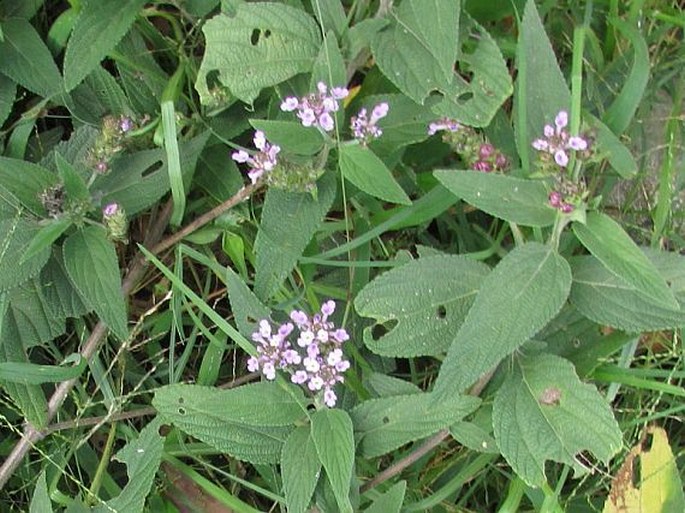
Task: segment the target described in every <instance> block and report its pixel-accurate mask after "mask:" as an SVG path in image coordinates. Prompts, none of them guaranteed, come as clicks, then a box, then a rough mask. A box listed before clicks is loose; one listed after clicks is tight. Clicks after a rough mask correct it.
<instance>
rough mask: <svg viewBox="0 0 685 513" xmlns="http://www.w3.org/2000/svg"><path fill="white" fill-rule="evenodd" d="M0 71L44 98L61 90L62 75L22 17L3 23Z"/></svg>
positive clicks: (0, 43) (48, 51) (47, 51)
mask: <svg viewBox="0 0 685 513" xmlns="http://www.w3.org/2000/svg"><path fill="white" fill-rule="evenodd" d="M2 33H3V36H4V41H0V55H2V59H0V73H2V74H4V75H7V76H8V77H9V78H11V79H12V80H14V81H15V82H16V83H18V84H19V85H21V86H23V87H25V88H26V89H28V90H29V91H31V92H33V93H36V94H38V95H39V96H42V97H44V98H51V97H53V96H56V95H58V94H60V93H61V92H62V76H61V75H60V73H59V70H58V69H57V65H56V64H55V61H54V60H52V55H51V54H50V50H48V47H47V46H45V43H43V40H42V39H41V38H40V36H39V35H38V33H37V32H36V29H34V28H33V26H32V25H31V24H30V23H29V22H28V20H26V19H23V18H9V19H6V20H4V21H3V22H2Z"/></svg>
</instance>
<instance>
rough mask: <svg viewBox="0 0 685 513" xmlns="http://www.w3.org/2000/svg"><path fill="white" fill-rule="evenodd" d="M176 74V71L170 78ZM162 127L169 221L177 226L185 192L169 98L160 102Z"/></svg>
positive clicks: (180, 216)
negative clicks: (169, 191) (168, 199)
mask: <svg viewBox="0 0 685 513" xmlns="http://www.w3.org/2000/svg"><path fill="white" fill-rule="evenodd" d="M178 76H179V75H178V71H177V72H176V73H175V74H174V77H173V78H172V80H174V78H176V77H178ZM162 129H163V132H164V149H165V151H166V158H167V172H168V173H169V186H170V187H171V197H172V198H173V200H174V209H173V211H172V213H171V219H170V221H169V222H170V223H171V224H172V225H174V226H178V225H180V224H181V222H182V221H183V213H184V211H185V208H186V192H185V186H184V184H183V174H182V171H181V156H180V154H179V151H178V137H177V133H176V110H175V108H174V102H173V101H171V100H167V101H163V102H162Z"/></svg>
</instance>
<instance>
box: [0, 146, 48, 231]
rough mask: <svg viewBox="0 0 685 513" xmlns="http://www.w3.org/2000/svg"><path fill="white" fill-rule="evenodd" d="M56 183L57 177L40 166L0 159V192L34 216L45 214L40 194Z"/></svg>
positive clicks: (21, 161) (18, 160) (16, 160)
mask: <svg viewBox="0 0 685 513" xmlns="http://www.w3.org/2000/svg"><path fill="white" fill-rule="evenodd" d="M56 183H57V177H56V176H55V175H53V174H52V173H50V172H49V171H48V170H47V169H45V168H43V167H41V166H38V165H36V164H32V163H31V162H26V161H24V160H20V159H10V158H6V157H0V190H4V191H7V192H9V193H10V194H12V195H13V196H14V197H15V198H17V199H18V200H19V201H20V202H21V203H22V205H24V206H25V207H26V208H28V209H29V210H30V211H31V212H33V213H34V214H37V215H40V214H44V213H45V208H44V207H43V204H42V203H41V201H40V197H39V196H40V193H41V192H43V191H44V190H46V189H48V188H49V187H51V186H53V185H55V184H56ZM0 233H2V232H0Z"/></svg>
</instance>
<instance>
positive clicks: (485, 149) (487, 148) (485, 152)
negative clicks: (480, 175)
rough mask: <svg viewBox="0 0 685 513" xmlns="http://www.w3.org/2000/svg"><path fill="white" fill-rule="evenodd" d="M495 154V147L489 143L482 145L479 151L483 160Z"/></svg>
mask: <svg viewBox="0 0 685 513" xmlns="http://www.w3.org/2000/svg"><path fill="white" fill-rule="evenodd" d="M493 153H495V147H494V146H493V145H492V144H489V143H485V144H481V145H480V148H479V150H478V155H479V156H480V158H481V159H483V160H486V159H489V158H490V157H491V156H492V155H493Z"/></svg>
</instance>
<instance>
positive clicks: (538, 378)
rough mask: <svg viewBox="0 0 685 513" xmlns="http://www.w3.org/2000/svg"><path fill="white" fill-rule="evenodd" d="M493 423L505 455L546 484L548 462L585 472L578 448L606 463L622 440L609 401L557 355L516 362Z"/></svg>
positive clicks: (529, 478) (529, 479)
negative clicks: (582, 379)
mask: <svg viewBox="0 0 685 513" xmlns="http://www.w3.org/2000/svg"><path fill="white" fill-rule="evenodd" d="M554 399H557V400H554ZM493 425H494V428H495V437H496V439H497V443H498V445H499V448H500V451H501V452H502V455H503V456H504V457H505V458H506V460H507V462H508V463H509V464H510V465H511V466H512V468H513V469H514V471H515V472H516V473H517V474H518V475H519V476H520V477H521V478H522V479H523V480H524V481H525V482H526V483H527V484H529V485H531V486H541V485H542V484H543V483H544V482H545V467H544V465H545V461H547V460H553V461H557V462H560V463H565V464H567V465H571V466H573V468H574V469H575V470H576V472H580V471H583V470H586V469H585V467H584V466H583V465H582V464H581V462H580V460H579V459H578V458H576V456H577V455H578V454H579V453H580V452H582V451H589V452H591V453H592V454H593V455H594V456H595V457H596V458H598V459H600V460H601V461H603V462H605V463H606V462H608V460H609V459H610V458H611V457H612V456H613V455H614V454H616V452H617V451H618V450H619V449H620V448H621V444H622V436H621V430H620V429H619V427H618V423H617V422H616V419H614V416H613V414H612V412H611V408H610V406H609V404H608V403H607V402H606V401H605V400H604V398H602V396H601V395H600V394H599V392H597V389H596V388H595V387H594V386H592V385H588V384H585V383H582V382H581V381H580V380H579V379H578V376H577V375H576V373H575V370H574V368H573V365H572V364H571V363H570V362H568V361H566V360H564V359H563V358H560V357H558V356H553V355H539V356H535V357H531V358H521V359H519V360H518V361H517V363H516V365H515V367H514V370H513V371H512V373H511V374H510V375H509V376H508V377H507V379H506V381H505V382H504V384H503V385H502V387H501V388H500V389H499V391H498V392H497V396H496V397H495V404H494V411H493Z"/></svg>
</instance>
